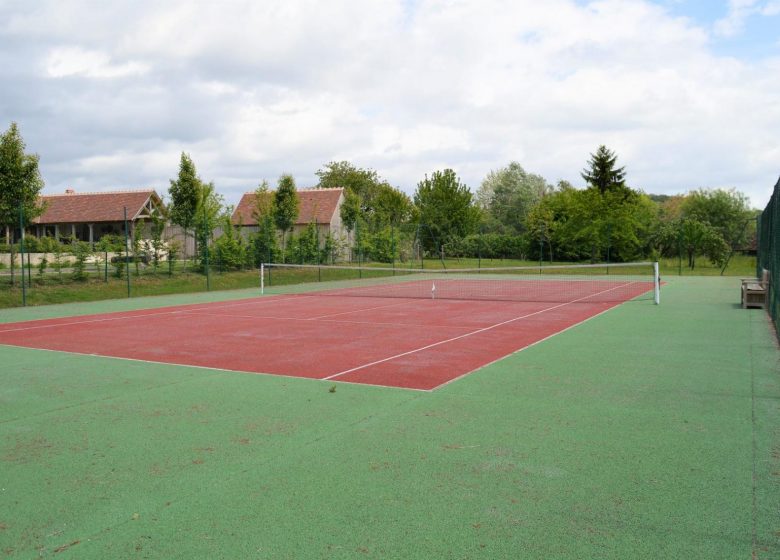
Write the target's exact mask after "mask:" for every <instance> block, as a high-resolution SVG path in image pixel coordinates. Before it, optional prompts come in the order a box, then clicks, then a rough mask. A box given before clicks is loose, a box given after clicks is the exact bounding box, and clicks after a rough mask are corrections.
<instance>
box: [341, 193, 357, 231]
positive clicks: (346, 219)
mask: <svg viewBox="0 0 780 560" xmlns="http://www.w3.org/2000/svg"><path fill="white" fill-rule="evenodd" d="M339 215H340V216H341V223H343V224H344V227H345V228H347V231H349V232H350V233H351V232H352V231H353V230H354V229H355V227H356V226H357V221H358V219H360V198H359V197H358V195H356V194H355V193H353V192H352V191H346V194H345V195H344V202H343V203H342V204H341V209H340V210H339Z"/></svg>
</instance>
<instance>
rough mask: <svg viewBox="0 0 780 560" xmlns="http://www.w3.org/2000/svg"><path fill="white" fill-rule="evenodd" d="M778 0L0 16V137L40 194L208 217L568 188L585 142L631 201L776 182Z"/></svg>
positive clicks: (14, 12) (61, 3) (100, 10)
mask: <svg viewBox="0 0 780 560" xmlns="http://www.w3.org/2000/svg"><path fill="white" fill-rule="evenodd" d="M778 30H780V0H655V1H650V0H604V1H594V2H585V1H574V0H545V1H544V2H541V1H539V0H509V1H498V0H495V1H494V0H475V1H471V0H448V1H427V0H419V1H417V0H280V1H270V0H266V1H262V0H256V1H253V2H252V1H249V2H239V1H235V2H226V1H222V2H216V1H215V2H197V1H193V0H187V1H182V2H166V1H164V0H163V1H161V0H154V1H148V2H147V1H143V0H135V1H132V2H124V1H121V0H113V1H112V2H101V1H83V2H78V1H68V0H53V1H33V0H22V1H14V0H0V69H2V78H1V80H2V81H1V85H0V127H1V128H2V129H3V130H7V128H8V126H9V125H10V123H11V122H12V121H16V122H17V123H18V124H19V126H20V129H21V133H22V135H23V137H24V139H25V141H26V142H27V150H28V152H35V153H37V154H39V155H40V158H41V172H42V174H43V176H44V179H45V181H46V188H45V192H47V193H56V192H62V191H64V190H65V189H66V188H68V187H73V188H75V189H76V190H77V191H102V190H111V189H120V188H141V187H153V188H155V189H157V190H158V192H160V193H165V192H166V191H167V189H168V185H169V182H168V181H169V179H171V178H174V177H175V176H176V174H177V172H178V164H179V156H180V154H181V152H182V151H184V152H187V153H189V154H190V155H191V156H192V158H193V160H194V162H195V164H196V166H197V169H198V172H199V174H200V176H201V177H202V178H203V179H204V180H206V181H214V182H215V184H216V186H217V190H218V191H219V192H221V193H222V194H223V195H224V196H225V198H226V200H227V202H229V203H235V202H237V200H238V198H239V196H240V194H241V193H242V192H245V191H248V190H253V189H254V188H255V187H256V185H257V184H258V183H259V182H260V180H262V179H264V178H265V179H268V180H269V181H270V182H271V184H272V185H275V184H276V181H277V179H278V177H279V175H280V174H282V173H291V174H293V176H294V177H295V179H296V181H297V183H298V186H312V185H314V184H316V176H315V172H316V171H317V170H318V169H320V168H321V167H322V166H323V164H325V163H327V162H328V161H333V160H348V161H351V162H352V163H353V164H355V165H357V166H359V167H368V168H372V169H375V170H376V171H377V172H378V173H379V174H380V176H382V177H383V178H385V179H387V180H388V181H389V182H390V183H391V184H393V185H396V186H398V187H400V188H401V189H402V190H404V191H406V192H407V193H409V194H411V193H413V192H414V190H415V187H416V184H417V182H418V181H420V180H421V179H422V178H423V177H424V176H425V174H426V173H428V174H430V173H431V172H432V171H435V170H437V169H444V168H447V167H450V168H452V169H454V170H455V171H456V172H457V173H458V174H459V175H460V177H461V178H462V179H463V181H464V182H465V183H466V184H467V185H469V186H470V187H471V189H472V190H476V189H477V188H478V187H479V184H480V182H481V181H482V179H483V178H484V177H485V175H486V174H487V173H488V172H489V171H490V170H492V169H498V168H500V167H502V166H504V165H506V164H508V163H509V162H510V161H513V160H514V161H518V162H520V164H521V165H522V166H523V167H524V168H525V169H526V170H527V171H529V172H533V173H538V174H541V175H542V176H544V177H545V178H546V179H547V180H548V181H550V182H552V183H554V182H557V181H558V180H560V179H566V180H568V181H570V182H572V183H574V184H575V185H577V186H581V185H582V183H583V181H582V180H581V178H580V176H579V173H580V171H581V170H582V168H583V167H584V166H585V164H586V162H587V160H588V158H589V154H590V153H592V152H594V151H595V150H596V149H597V148H598V146H599V145H600V144H606V145H607V146H608V147H609V148H611V149H612V150H614V151H616V152H617V154H618V156H619V160H618V161H619V164H620V165H625V166H626V170H627V172H628V183H629V184H630V185H631V186H632V187H634V188H640V189H642V190H644V191H645V192H648V193H666V194H674V193H682V192H686V191H688V190H691V189H694V188H700V187H736V188H738V189H739V190H741V191H743V192H745V193H747V194H748V195H749V196H750V198H751V202H752V204H753V205H754V206H756V207H761V208H763V207H764V206H765V204H766V203H767V201H768V199H769V196H770V194H771V189H772V186H773V185H774V184H775V182H776V181H777V179H778V175H780V33H779V32H778Z"/></svg>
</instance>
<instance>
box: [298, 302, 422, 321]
mask: <svg viewBox="0 0 780 560" xmlns="http://www.w3.org/2000/svg"><path fill="white" fill-rule="evenodd" d="M416 302H417V300H411V301H402V302H400V303H391V304H388V305H377V306H376V307H364V308H361V309H355V310H352V311H342V312H340V313H328V314H327V315H320V316H319V317H309V318H308V319H307V321H316V320H318V319H326V318H327V317H338V316H339V315H349V314H350V313H362V312H364V311H373V310H374V309H384V308H386V307H398V306H400V305H407V304H409V303H416Z"/></svg>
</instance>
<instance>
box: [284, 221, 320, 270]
mask: <svg viewBox="0 0 780 560" xmlns="http://www.w3.org/2000/svg"><path fill="white" fill-rule="evenodd" d="M289 253H290V254H289V257H290V260H291V261H295V262H297V263H300V264H317V263H319V260H320V246H319V235H318V234H317V226H316V224H314V223H309V224H308V225H307V226H306V228H305V229H304V230H303V231H302V232H301V233H300V235H299V236H297V237H293V238H292V239H291V241H290V248H289Z"/></svg>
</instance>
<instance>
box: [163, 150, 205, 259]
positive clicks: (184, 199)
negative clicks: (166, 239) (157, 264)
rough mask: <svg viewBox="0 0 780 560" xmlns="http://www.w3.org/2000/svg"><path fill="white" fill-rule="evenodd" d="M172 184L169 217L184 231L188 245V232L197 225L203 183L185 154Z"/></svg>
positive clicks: (169, 190)
mask: <svg viewBox="0 0 780 560" xmlns="http://www.w3.org/2000/svg"><path fill="white" fill-rule="evenodd" d="M170 183H171V185H170V187H169V188H168V193H169V194H170V195H171V204H170V207H169V209H168V215H169V218H170V220H171V222H173V223H174V224H176V225H178V226H181V228H182V229H183V230H184V240H185V244H186V241H187V232H188V231H189V230H190V229H192V227H193V226H194V224H195V216H196V213H197V211H198V199H199V198H198V197H199V195H200V189H201V186H202V181H201V180H200V177H198V174H197V171H196V170H195V164H194V163H193V162H192V159H191V158H190V156H189V155H187V154H185V153H184V152H182V153H181V160H180V161H179V175H178V177H177V178H176V180H175V181H174V180H173V179H171V181H170Z"/></svg>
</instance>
